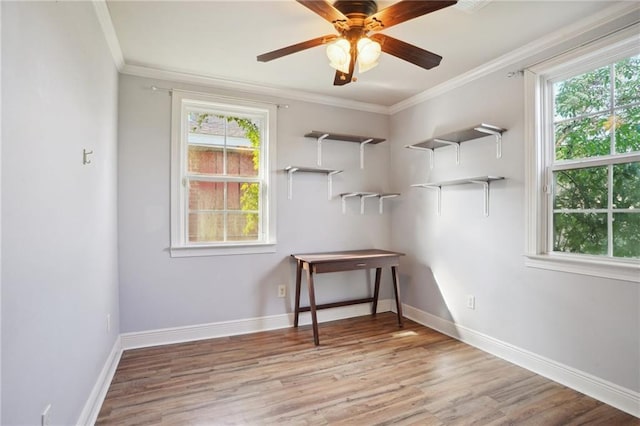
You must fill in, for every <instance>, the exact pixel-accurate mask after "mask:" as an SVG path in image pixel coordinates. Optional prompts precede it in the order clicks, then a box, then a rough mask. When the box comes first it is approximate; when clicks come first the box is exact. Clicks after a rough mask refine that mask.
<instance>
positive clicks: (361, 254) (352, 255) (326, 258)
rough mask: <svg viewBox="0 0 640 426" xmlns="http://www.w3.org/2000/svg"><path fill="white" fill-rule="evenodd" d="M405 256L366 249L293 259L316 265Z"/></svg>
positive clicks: (295, 257) (317, 254)
mask: <svg viewBox="0 0 640 426" xmlns="http://www.w3.org/2000/svg"><path fill="white" fill-rule="evenodd" d="M398 256H404V253H398V252H395V251H388V250H379V249H366V250H348V251H331V252H325V253H300V254H292V255H291V257H293V258H294V259H297V260H301V261H303V262H307V263H310V264H315V263H329V262H340V261H345V262H347V261H353V260H364V259H376V258H383V257H398Z"/></svg>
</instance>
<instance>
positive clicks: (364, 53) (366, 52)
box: [357, 37, 382, 73]
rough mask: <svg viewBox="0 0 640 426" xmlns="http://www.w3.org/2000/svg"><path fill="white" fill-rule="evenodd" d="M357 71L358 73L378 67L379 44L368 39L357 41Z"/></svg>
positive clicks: (363, 38)
mask: <svg viewBox="0 0 640 426" xmlns="http://www.w3.org/2000/svg"><path fill="white" fill-rule="evenodd" d="M357 47H358V71H359V72H360V73H363V72H366V71H369V70H370V69H371V68H375V67H376V66H377V65H378V58H380V53H381V52H382V48H381V47H380V43H378V42H377V41H373V40H371V39H370V38H369V37H362V38H361V39H360V40H358V45H357Z"/></svg>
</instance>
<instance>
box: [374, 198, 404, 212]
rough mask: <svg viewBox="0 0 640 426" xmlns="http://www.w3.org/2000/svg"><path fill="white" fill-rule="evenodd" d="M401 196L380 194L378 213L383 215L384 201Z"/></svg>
mask: <svg viewBox="0 0 640 426" xmlns="http://www.w3.org/2000/svg"><path fill="white" fill-rule="evenodd" d="M399 195H400V194H379V195H378V211H379V212H380V214H382V213H383V212H384V211H383V208H382V206H383V201H384V200H385V199H387V198H395V197H397V196H399Z"/></svg>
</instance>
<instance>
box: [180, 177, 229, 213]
mask: <svg viewBox="0 0 640 426" xmlns="http://www.w3.org/2000/svg"><path fill="white" fill-rule="evenodd" d="M224 185H225V184H224V183H223V182H202V181H190V182H189V211H195V210H224Z"/></svg>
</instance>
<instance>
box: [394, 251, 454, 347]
mask: <svg viewBox="0 0 640 426" xmlns="http://www.w3.org/2000/svg"><path fill="white" fill-rule="evenodd" d="M403 260H404V261H403V262H402V263H401V265H400V266H401V267H400V291H401V295H402V302H403V303H405V304H407V305H409V306H411V307H414V308H416V309H418V310H420V311H423V312H426V313H427V314H429V315H432V316H435V317H438V318H439V319H441V320H444V321H448V322H451V323H455V320H454V318H453V315H452V314H451V311H450V310H449V307H448V306H447V302H446V300H445V297H444V295H443V294H442V289H441V285H440V283H438V280H437V279H436V276H435V275H434V273H433V271H432V270H431V268H430V267H429V266H427V265H426V264H424V263H422V262H420V261H419V260H418V259H416V258H415V257H413V256H409V255H408V256H406V257H405V259H403ZM454 337H455V336H454Z"/></svg>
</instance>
